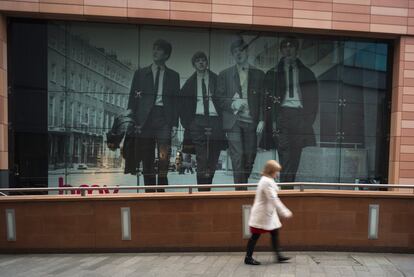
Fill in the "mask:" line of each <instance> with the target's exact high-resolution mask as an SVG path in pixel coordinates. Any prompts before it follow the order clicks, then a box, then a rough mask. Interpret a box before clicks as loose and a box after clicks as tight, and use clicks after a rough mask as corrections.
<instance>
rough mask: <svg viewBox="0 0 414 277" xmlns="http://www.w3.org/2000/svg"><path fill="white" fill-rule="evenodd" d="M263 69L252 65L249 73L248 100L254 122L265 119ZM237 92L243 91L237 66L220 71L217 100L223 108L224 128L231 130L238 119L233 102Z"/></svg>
mask: <svg viewBox="0 0 414 277" xmlns="http://www.w3.org/2000/svg"><path fill="white" fill-rule="evenodd" d="M263 79H264V73H263V71H261V70H259V69H257V68H255V67H253V66H250V67H249V73H248V86H247V102H248V104H249V109H250V114H251V116H252V117H253V121H254V124H257V123H258V122H259V121H261V120H263ZM236 93H241V87H240V77H239V73H238V71H237V67H236V66H232V67H230V68H227V69H225V70H223V71H222V72H220V74H219V76H218V80H217V93H216V97H217V101H218V104H219V106H220V108H221V109H222V110H223V128H224V129H225V130H230V129H231V128H232V127H233V125H234V123H235V122H236V120H237V115H235V114H234V112H233V109H232V108H231V104H232V102H233V97H234V96H235V95H236Z"/></svg>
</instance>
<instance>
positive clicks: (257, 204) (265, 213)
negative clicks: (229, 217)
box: [244, 160, 292, 265]
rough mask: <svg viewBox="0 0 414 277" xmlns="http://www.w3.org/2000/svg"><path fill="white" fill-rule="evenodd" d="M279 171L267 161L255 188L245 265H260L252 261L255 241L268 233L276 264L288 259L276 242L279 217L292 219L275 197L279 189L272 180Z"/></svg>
mask: <svg viewBox="0 0 414 277" xmlns="http://www.w3.org/2000/svg"><path fill="white" fill-rule="evenodd" d="M281 170H282V167H281V166H280V164H279V163H278V162H277V161H275V160H269V161H267V162H266V164H265V166H264V168H263V171H262V178H261V179H260V181H259V184H258V186H257V191H256V196H255V198H254V204H253V207H252V210H251V213H250V219H249V226H250V232H251V233H252V236H251V237H250V239H249V241H248V243H247V251H246V258H245V259H244V263H245V264H249V265H260V262H258V261H256V260H255V259H253V257H252V255H253V251H254V247H255V245H256V243H257V240H258V239H259V238H260V235H261V234H263V233H270V235H271V237H272V248H273V250H274V251H275V254H276V262H279V263H280V262H284V261H287V260H289V259H290V258H289V257H285V256H283V255H282V254H281V252H280V249H279V241H278V240H279V238H278V237H279V234H278V229H279V228H280V227H282V224H281V223H280V220H279V215H280V216H282V217H285V218H289V217H292V212H291V211H290V210H289V209H288V208H286V206H285V205H283V203H282V201H280V199H279V197H278V196H277V191H278V190H279V188H278V186H277V184H276V183H275V180H274V179H275V178H276V177H277V176H278V174H279V172H280V171H281Z"/></svg>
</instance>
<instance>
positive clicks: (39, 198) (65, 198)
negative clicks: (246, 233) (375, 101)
mask: <svg viewBox="0 0 414 277" xmlns="http://www.w3.org/2000/svg"><path fill="white" fill-rule="evenodd" d="M254 194H255V191H253V190H252V191H213V192H193V193H192V194H189V193H187V192H165V193H120V194H108V195H99V194H95V195H86V196H81V195H22V196H3V197H0V203H8V202H28V201H30V202H56V201H58V202H73V201H79V202H80V201H124V200H126V201H136V200H154V199H157V200H171V199H222V198H252V197H254ZM279 196H280V197H282V198H284V197H341V198H344V197H346V198H389V199H394V198H397V199H414V194H409V193H401V192H394V191H353V190H310V189H309V190H306V191H303V192H300V191H299V190H289V191H287V190H282V191H279Z"/></svg>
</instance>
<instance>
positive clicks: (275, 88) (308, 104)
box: [264, 59, 319, 148]
mask: <svg viewBox="0 0 414 277" xmlns="http://www.w3.org/2000/svg"><path fill="white" fill-rule="evenodd" d="M296 63H297V67H298V71H299V84H300V91H301V97H302V105H303V111H302V115H303V119H304V124H303V125H304V126H305V128H306V130H300V133H302V134H307V136H306V138H305V139H304V140H303V145H302V147H305V146H312V145H315V144H316V140H315V134H314V131H313V127H312V125H313V123H314V121H315V117H316V115H317V113H318V106H319V91H318V90H319V89H318V81H317V80H316V77H315V74H313V72H312V71H311V70H310V69H309V68H308V67H306V66H305V65H304V64H303V63H302V62H301V61H300V60H299V59H297V60H296ZM264 83H265V85H264V87H265V88H264V89H265V95H267V96H268V97H267V98H266V99H267V100H268V101H267V104H266V106H267V107H268V108H270V109H269V110H268V112H269V111H270V113H271V116H270V118H271V120H268V121H267V122H266V123H268V124H267V125H266V132H265V133H266V134H265V137H266V138H267V140H268V141H270V139H269V137H271V136H272V134H271V127H270V126H271V124H272V122H273V121H274V120H276V126H278V124H277V122H278V120H279V117H280V108H281V104H282V102H283V99H285V96H286V75H285V70H284V63H283V60H281V61H280V62H279V64H278V65H277V67H273V68H271V69H270V70H269V71H268V72H267V73H266V76H265V81H264ZM266 148H269V147H266Z"/></svg>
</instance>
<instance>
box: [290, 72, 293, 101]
mask: <svg viewBox="0 0 414 277" xmlns="http://www.w3.org/2000/svg"><path fill="white" fill-rule="evenodd" d="M289 98H293V66H291V65H290V66H289Z"/></svg>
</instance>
